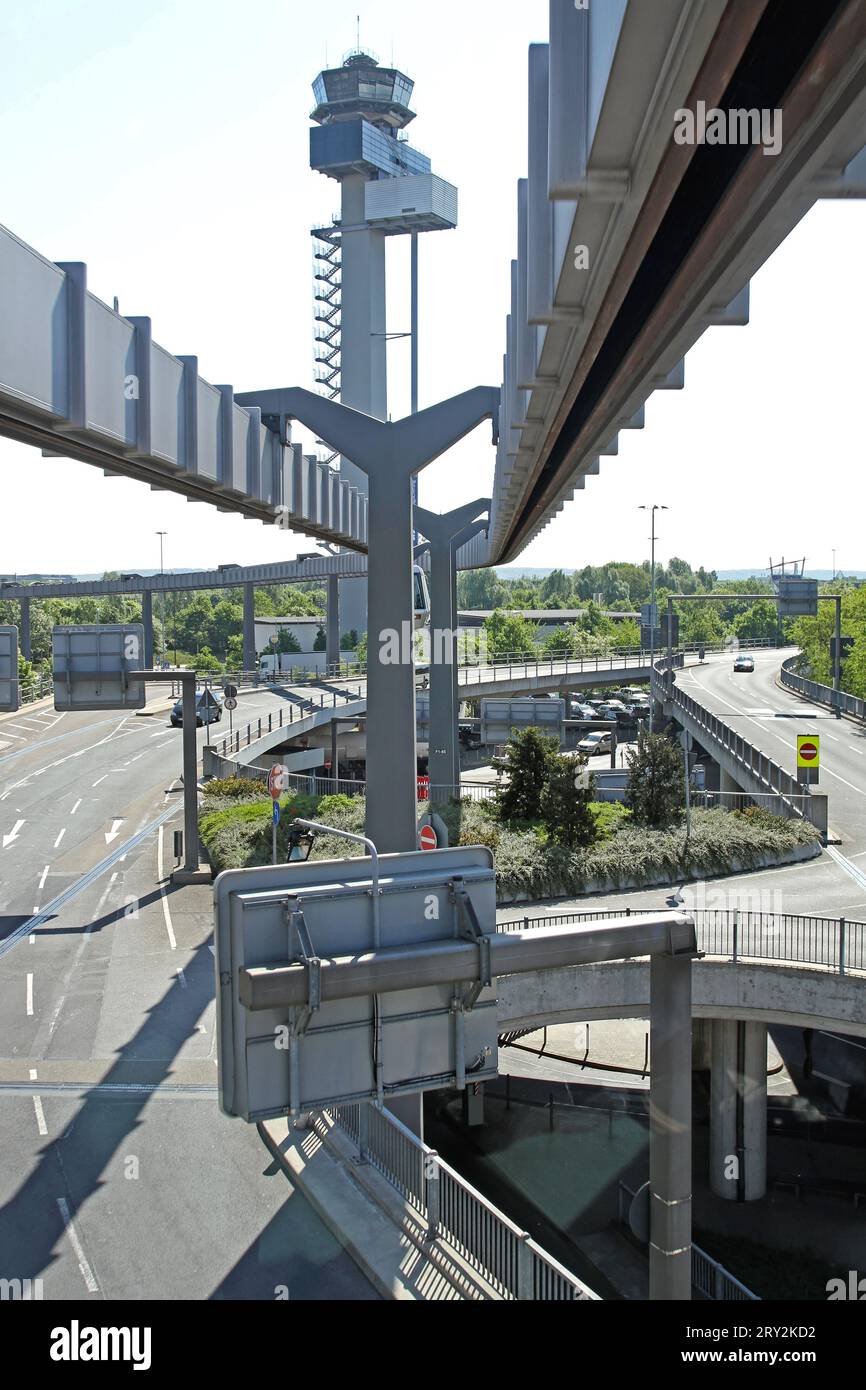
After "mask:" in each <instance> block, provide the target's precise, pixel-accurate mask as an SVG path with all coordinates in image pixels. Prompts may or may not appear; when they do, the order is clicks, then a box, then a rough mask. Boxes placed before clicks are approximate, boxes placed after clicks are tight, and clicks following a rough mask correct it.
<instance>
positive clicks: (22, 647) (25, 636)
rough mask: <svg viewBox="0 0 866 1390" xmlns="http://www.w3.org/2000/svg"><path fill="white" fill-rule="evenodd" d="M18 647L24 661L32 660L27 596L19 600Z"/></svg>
mask: <svg viewBox="0 0 866 1390" xmlns="http://www.w3.org/2000/svg"><path fill="white" fill-rule="evenodd" d="M18 649H19V651H20V652H21V655H22V656H23V657H24V660H25V661H32V660H33V656H32V653H31V645H30V600H29V598H23V599H22V600H21V622H20V624H19V628H18ZM16 674H17V673H16Z"/></svg>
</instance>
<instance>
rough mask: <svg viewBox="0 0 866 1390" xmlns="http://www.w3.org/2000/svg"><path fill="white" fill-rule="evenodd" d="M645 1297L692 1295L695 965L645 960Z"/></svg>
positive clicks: (673, 959) (679, 959) (675, 959)
mask: <svg viewBox="0 0 866 1390" xmlns="http://www.w3.org/2000/svg"><path fill="white" fill-rule="evenodd" d="M650 1066H651V1075H652V1085H651V1087H650V1246H649V1256H650V1266H649V1296H650V1298H651V1299H655V1300H678V1301H688V1300H690V1299H691V1296H692V962H691V957H690V956H671V955H656V956H653V958H652V961H651V963H650Z"/></svg>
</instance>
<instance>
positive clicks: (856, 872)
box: [826, 845, 866, 889]
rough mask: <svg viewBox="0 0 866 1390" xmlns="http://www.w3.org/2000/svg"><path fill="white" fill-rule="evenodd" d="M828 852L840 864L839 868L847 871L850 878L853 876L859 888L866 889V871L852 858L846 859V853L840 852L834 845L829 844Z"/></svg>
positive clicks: (844, 871)
mask: <svg viewBox="0 0 866 1390" xmlns="http://www.w3.org/2000/svg"><path fill="white" fill-rule="evenodd" d="M826 849H827V854H829V856H830V858H831V859H832V860H833V861H834V863H836V864H838V865H839V868H840V869H841V870H842V871H843V873H846V874H847V875H848V877H849V878H853V880H854V882H855V883H856V884H857V887H858V888H864V889H866V873H864V872H863V870H862V869H858V868H857V865H856V864H852V863H851V860H850V859H846V858H845V855H844V854H840V853H839V851H838V849H836V847H835V846H834V845H827V847H826Z"/></svg>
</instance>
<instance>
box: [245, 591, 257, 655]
mask: <svg viewBox="0 0 866 1390" xmlns="http://www.w3.org/2000/svg"><path fill="white" fill-rule="evenodd" d="M255 669H256V586H255V585H254V584H245V585H244V670H245V671H254V670H255Z"/></svg>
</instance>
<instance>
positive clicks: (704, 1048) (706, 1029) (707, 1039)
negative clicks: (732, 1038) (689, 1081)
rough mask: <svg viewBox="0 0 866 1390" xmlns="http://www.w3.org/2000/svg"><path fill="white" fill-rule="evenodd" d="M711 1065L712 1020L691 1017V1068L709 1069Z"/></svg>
mask: <svg viewBox="0 0 866 1390" xmlns="http://www.w3.org/2000/svg"><path fill="white" fill-rule="evenodd" d="M712 1065H713V1021H712V1019H711V1018H694V1019H692V1069H693V1070H694V1071H709V1070H710V1068H711V1067H712Z"/></svg>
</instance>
